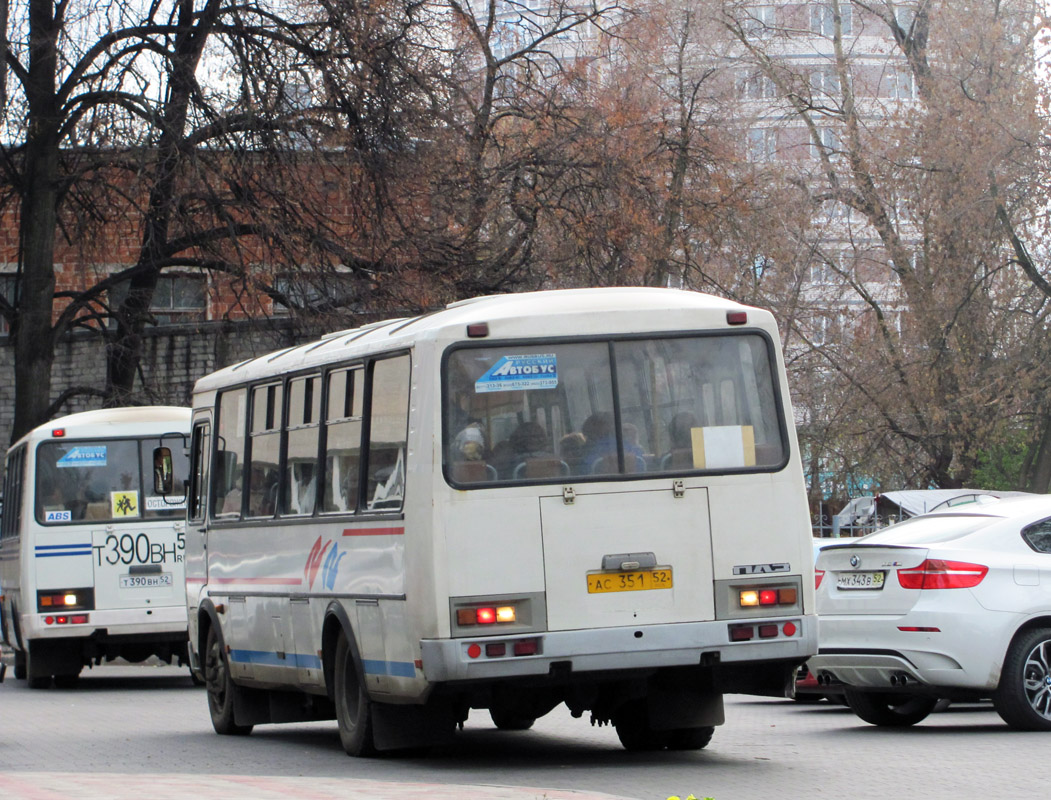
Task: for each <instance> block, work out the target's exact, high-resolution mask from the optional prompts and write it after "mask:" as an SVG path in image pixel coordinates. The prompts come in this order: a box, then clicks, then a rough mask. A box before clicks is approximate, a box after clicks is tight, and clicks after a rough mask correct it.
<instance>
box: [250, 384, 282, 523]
mask: <svg viewBox="0 0 1051 800" xmlns="http://www.w3.org/2000/svg"><path fill="white" fill-rule="evenodd" d="M281 389H282V387H281V384H271V385H269V386H257V387H255V389H253V390H252V464H251V469H250V471H249V474H248V516H250V517H272V516H273V515H274V512H276V511H277V491H278V483H279V481H280V479H281V475H280V473H279V471H278V464H279V463H280V460H281Z"/></svg>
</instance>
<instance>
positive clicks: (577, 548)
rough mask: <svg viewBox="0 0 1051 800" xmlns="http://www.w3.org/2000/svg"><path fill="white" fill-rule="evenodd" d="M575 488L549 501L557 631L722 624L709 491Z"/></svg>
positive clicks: (550, 580)
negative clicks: (717, 617) (713, 621)
mask: <svg viewBox="0 0 1051 800" xmlns="http://www.w3.org/2000/svg"><path fill="white" fill-rule="evenodd" d="M575 489H576V491H575V492H573V493H568V492H567V493H565V494H563V495H559V496H556V497H543V498H541V501H540V502H541V518H542V526H543V544H544V575H545V579H546V584H547V603H548V609H547V618H548V626H549V628H550V630H571V629H575V628H605V627H617V626H628V625H649V624H658V623H668V622H689V621H695V620H711V619H714V618H715V598H714V588H713V575H712V541H711V528H710V525H709V516H708V492H707V490H706V489H703V488H696V489H683V488H681V486H676V487H675V488H673V482H672V480H671V479H670V478H669V479H668V488H666V489H657V490H648V491H631V492H610V491H603V490H602V489H601V488H600V487H597V486H596V487H595V490H594V491H589V490H588V487H586V486H583V485H581V484H577V486H576V487H575Z"/></svg>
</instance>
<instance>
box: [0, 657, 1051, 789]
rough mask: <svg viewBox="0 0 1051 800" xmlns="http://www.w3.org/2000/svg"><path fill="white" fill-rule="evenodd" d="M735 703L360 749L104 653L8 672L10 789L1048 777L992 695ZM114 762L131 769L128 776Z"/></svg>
mask: <svg viewBox="0 0 1051 800" xmlns="http://www.w3.org/2000/svg"><path fill="white" fill-rule="evenodd" d="M726 717H727V721H726V724H725V725H723V726H722V727H720V728H717V729H716V732H715V737H714V738H713V740H712V743H711V744H710V745H709V746H708V748H706V749H705V750H703V751H699V752H692V753H682V752H678V753H651V754H632V753H628V752H626V751H624V750H623V749H621V747H620V744H619V742H618V741H617V736H616V733H615V732H614V731H613V730H612V729H610V728H608V727H604V728H597V727H592V726H591V725H590V724H589V722H588V720H587V719H579V720H576V719H573V718H572V717H571V716H570V715H569V713H568V712H567V711H566V710H565V709H564V708H559V709H556V710H555V711H554V712H552V713H551V714H549V715H548V716H547V717H545V718H543V719H541V720H539V721H538V722H537V724H536V725H535V726H534V728H533V729H532V730H530V731H525V732H504V731H498V730H496V729H495V728H494V727H493V726H492V724H491V723H490V721H489V718H488V714H487V713H486V712H474V713H473V714H472V716H471V718H470V719H469V720H468V722H467V725H466V727H465V729H464V730H463V731H462V732H461V733H460V734H459V735H458V737H457V740H456V742H455V743H454V744H453V745H450V746H448V747H446V748H443V749H441V750H437V751H434V752H432V753H430V754H428V755H426V756H419V755H415V756H411V757H409V756H402V757H384V758H377V759H351V758H348V757H347V756H346V755H345V754H344V753H343V751H342V749H341V748H340V744H339V738H338V735H337V733H336V728H335V723H334V722H327V723H310V724H296V725H281V726H279V725H268V726H260V727H258V728H256V730H255V731H254V732H253V733H252V735H251V736H248V737H220V736H217V735H215V734H214V733H213V732H212V728H211V724H210V722H209V720H208V711H207V707H206V703H205V695H204V690H203V689H200V688H196V687H194V686H192V684H191V682H190V680H189V677H188V675H187V673H186V671H185V670H182V669H176V668H170V667H113V666H109V667H101V668H100V667H96V668H94V669H93V670H91V671H85V672H84V676H83V677H82V679H81V681H80V684H79V686H78V687H77V688H76V689H70V690H60V689H54V688H52V689H49V690H45V691H31V690H29V689H28V688H26V684H25V682H24V681H16V680H14V679H13V677H12V676H11V674H10V673H8V677H7V680H6V682H4V683H3V684H0V797H3V798H5V800H13V798H21V797H26V798H30V797H31V798H42V799H43V800H50V799H51V798H60V797H63V796H69V795H70V794H72V793H73V792H74V791H76V792H77V793H79V795H80V796H81V797H119V796H122V795H123V796H128V797H136V798H139V797H142V798H151V800H155V799H156V798H158V797H179V796H187V795H189V794H190V793H191V791H192V793H193V794H194V795H195V796H196V797H209V796H215V797H229V796H231V794H230V792H229V791H228V790H227V789H226V788H223V787H224V786H228V783H229V781H237V782H238V783H237V785H238V786H243V785H249V784H250V785H251V786H253V787H255V789H253V790H252V791H251V792H250V793H248V794H244V793H241V794H237V795H236V796H238V797H242V796H243V797H247V796H256V797H264V796H267V797H268V796H271V794H270V792H272V793H273V795H272V796H275V797H276V796H296V797H315V798H321V797H324V798H327V797H340V796H343V797H349V796H353V797H355V798H358V797H375V798H380V797H383V798H387V797H398V798H401V797H409V796H412V797H424V798H427V799H428V800H433V799H434V798H445V797H457V798H460V799H461V800H467V795H469V796H471V797H480V798H496V797H501V798H502V797H511V796H512V793H510V792H508V793H507V794H504V793H502V792H501V791H498V790H496V789H492V788H487V787H491V786H521V787H546V788H548V789H550V790H552V791H550V792H547V793H546V794H545V793H543V792H541V791H540V790H536V791H535V792H530V793H528V796H529V797H538V798H539V797H545V796H546V797H548V798H549V800H553V798H556V797H562V796H563V795H562V794H560V792H559V790H561V791H563V792H569V791H575V792H581V793H585V794H586V793H591V796H595V795H597V794H605V795H613V796H616V797H623V798H633V799H634V800H666V798H668V797H669V796H671V795H678V796H680V797H682V798H685V797H686V796H687V795H689V794H691V793H692V794H694V795H696V796H697V797H698V798H704V797H706V796H707V797H713V798H716V800H751V799H752V798H754V799H755V800H770V799H771V798H785V799H787V798H814V797H830V798H831V797H835V798H848V799H849V800H856V799H860V798H880V799H881V800H887V799H888V798H949V797H951V798H954V799H956V798H982V800H989V798H1000V797H1011V798H1017V797H1033V798H1037V797H1041V798H1042V797H1045V796H1046V794H1047V778H1046V776H1045V775H1044V772H1043V768H1042V767H1041V766H1040V764H1042V763H1044V761H1045V756H1046V753H1047V752H1048V748H1049V746H1051V734H1039V733H1018V732H1014V731H1011V730H1009V729H1008V728H1007V727H1006V726H1005V725H1003V724H1002V723H1001V721H1000V718H999V717H998V716H997V715H996V713H995V712H994V711H993V710H992V708H991V707H990V706H981V705H971V706H952V707H950V708H949V709H948V710H947V711H944V712H942V713H939V714H934V715H932V716H930V717H928V718H927V720H925V721H924V722H922V723H921V724H919V725H917V726H915V727H913V728H909V729H904V730H887V729H878V728H874V727H872V726H869V725H866V724H864V723H862V722H860V721H859V720H858V719H857V718H856V717H854V715H853V714H851V713H850V712H849V711H848V710H846V709H844V708H842V707H840V706H835V705H831V704H828V703H824V702H823V703H820V704H817V705H802V704H797V703H794V702H791V701H786V700H773V699H760V698H748V697H741V696H734V697H729V698H727V707H726ZM115 776H127V786H126V791H124V792H122V791H118V783H119V781H117V779H116V778H115ZM217 776H227V777H225V778H223V780H225V781H227V783H221V782H217V781H220V779H219V777H217ZM230 776H235V777H230ZM347 779H354V780H358V781H362V783H360V784H357V786H358V789H359V791H357V793H348V792H347V791H341V789H340V786H341V785H345V784H346V782H347ZM63 781H65V783H63ZM70 781H73V783H70ZM77 781H79V783H76V782H77ZM341 781H343V782H344V784H341ZM161 783H164V785H165V786H166V787H167V792H161V791H160V788H161V787H160V784H161ZM74 784H75V785H74ZM413 784H428V785H429V786H428V787H414V786H413ZM464 784H467V785H477V786H478V788H477V789H475V790H468V789H465V788H464V787H463V786H462V785H464ZM388 785H390V786H391V787H392V789H391V791H390V792H385V791H384V788H383V787H386V786H388ZM395 785H397V786H395ZM85 786H88V789H85ZM290 786H291V787H294V789H295V790H294V791H293V790H292V789H289V787H290ZM399 786H400V787H402V788H404V789H405V793H404V794H399V793H398V792H397V791H394V789H396V788H398V787H399ZM63 787H65V788H63ZM91 787H95V788H94V789H92V788H91ZM151 787H153V789H151ZM180 787H181V788H180ZM443 787H444V790H443Z"/></svg>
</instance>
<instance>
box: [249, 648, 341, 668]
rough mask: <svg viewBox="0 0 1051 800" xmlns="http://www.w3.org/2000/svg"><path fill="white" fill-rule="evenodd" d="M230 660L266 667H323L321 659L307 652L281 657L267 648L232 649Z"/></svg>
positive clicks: (287, 654)
mask: <svg viewBox="0 0 1051 800" xmlns="http://www.w3.org/2000/svg"><path fill="white" fill-rule="evenodd" d="M230 660H232V661H237V662H240V663H242V664H259V665H261V666H266V667H303V668H305V669H321V659H320V658H318V657H317V656H311V655H307V654H306V653H286V654H285V657H284V658H280V657H279V656H278V655H277V653H274V652H271V651H267V650H231V651H230Z"/></svg>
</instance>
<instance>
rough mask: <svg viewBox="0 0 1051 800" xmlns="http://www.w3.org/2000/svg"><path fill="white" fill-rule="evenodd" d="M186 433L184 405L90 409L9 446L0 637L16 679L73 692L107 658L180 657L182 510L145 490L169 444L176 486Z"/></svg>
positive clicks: (181, 503) (179, 503) (0, 543)
mask: <svg viewBox="0 0 1051 800" xmlns="http://www.w3.org/2000/svg"><path fill="white" fill-rule="evenodd" d="M189 430H190V410H189V409H188V408H169V407H159V406H158V407H143V408H115V409H105V410H101V411H86V412H84V413H80V414H71V415H69V416H67V417H63V418H61V419H56V420H54V421H52V422H49V423H47V424H45V425H41V426H39V427H37V428H35V429H34V430H32V431H30V432H29V433H28V434H26V435H25V436H23V437H22V438H21V439H19V440H18V441H17V442H15V443H14V445H12V446H11V448H10V449H9V450H8V452H7V464H6V471H5V473H4V505H3V518H2V523H0V596H2V601H0V638H2V640H3V645H4V647H3V652H4V659H5V662H13V664H14V671H15V677H16V678H25V679H28V681H29V685H30V686H31V687H33V688H44V687H46V686H48V685H49V684H50V683H51V680H52V678H54V681H55V684H56V685H58V686H69V685H72V684H73V683H74V682H75V681H76V679H77V677H78V676H79V674H80V671H81V669H82V667H83V666H85V665H89V664H92V663H95V664H98V663H101V662H102V661H103V660H108V659H113V658H117V657H123V658H125V659H127V660H129V661H142V660H145V659H146V658H148V657H150V656H151V655H156V656H158V657H160V658H162V659H164V660H165V661H168V662H171V661H172V660H173V659H177V660H179V661H185V660H186V658H187V654H186V606H185V602H184V597H185V595H184V591H185V590H184V586H185V583H184V571H183V566H184V559H183V556H184V553H183V551H184V548H185V536H186V503H185V500H184V499H182V498H178V499H175V498H173V497H162V496H160V495H158V494H157V493H156V492H154V491H153V486H154V480H153V471H154V461H153V459H154V453H155V450H157V448H159V447H168V448H169V449H170V450H171V451H172V452H173V453H174V454H175V455H173V456H172V462H171V463H172V464H173V465H174V469H175V470H176V473H177V477H178V478H179V479H180V480H184V479H185V478H186V475H187V465H188V463H189V459H188V458H187V456H186V449H187V445H188V434H189Z"/></svg>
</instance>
